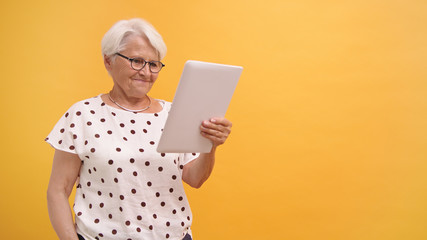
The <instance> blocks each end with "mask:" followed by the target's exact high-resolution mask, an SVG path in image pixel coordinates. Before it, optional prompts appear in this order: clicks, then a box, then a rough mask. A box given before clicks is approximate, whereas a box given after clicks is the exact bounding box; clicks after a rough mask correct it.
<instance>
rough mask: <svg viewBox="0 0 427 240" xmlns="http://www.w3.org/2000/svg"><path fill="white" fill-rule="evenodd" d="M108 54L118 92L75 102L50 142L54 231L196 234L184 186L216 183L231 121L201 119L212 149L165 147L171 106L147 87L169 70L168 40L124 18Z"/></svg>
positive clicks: (64, 234)
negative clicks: (161, 146) (160, 144)
mask: <svg viewBox="0 0 427 240" xmlns="http://www.w3.org/2000/svg"><path fill="white" fill-rule="evenodd" d="M102 53H103V56H104V65H105V68H106V69H107V71H108V73H109V75H110V76H111V77H112V79H113V83H114V85H113V88H112V89H111V91H110V92H109V93H106V94H100V95H98V96H96V97H93V98H90V99H87V100H83V101H80V102H77V103H76V104H74V105H73V106H72V107H71V108H70V109H69V110H68V111H67V112H66V113H65V114H64V115H63V116H62V118H61V119H60V120H59V122H58V123H57V124H56V125H55V127H54V129H53V130H52V132H51V133H50V134H49V136H48V137H47V138H46V141H47V142H48V143H49V144H51V145H52V146H53V147H54V148H55V155H54V159H53V166H52V173H51V178H50V181H49V187H48V192H47V199H48V209H49V216H50V219H51V222H52V225H53V228H54V229H55V231H56V233H57V235H58V237H59V238H60V239H74V240H76V239H86V240H91V239H134V240H136V239H192V234H191V228H190V226H191V223H192V220H193V219H192V213H191V210H190V207H189V203H188V200H187V197H186V195H185V192H184V187H183V183H182V182H186V183H187V184H188V185H190V186H192V187H195V188H199V187H200V186H201V185H202V184H203V183H204V182H205V181H206V180H207V179H208V177H209V175H210V174H211V172H212V169H213V166H214V162H215V151H216V148H217V146H219V145H221V144H223V143H224V142H225V140H226V139H227V137H228V135H229V133H230V129H231V122H230V121H228V120H227V119H225V118H212V119H207V120H206V121H204V122H203V123H201V126H200V131H201V134H202V135H203V136H204V137H206V138H208V139H209V140H211V141H212V143H213V147H212V150H211V152H210V153H204V154H195V153H187V154H178V153H176V154H172V153H166V154H165V153H158V152H157V151H156V147H157V141H158V139H159V138H160V135H161V132H162V128H163V126H164V123H165V120H166V118H167V115H168V111H169V109H170V107H171V103H170V102H166V101H163V100H159V99H155V98H152V97H150V96H148V93H149V91H150V89H151V87H152V86H153V84H154V83H155V81H156V80H157V78H158V76H159V72H160V70H162V68H163V67H164V66H165V65H163V63H162V62H160V61H161V60H162V59H163V58H164V56H165V53H166V46H165V44H164V42H163V39H162V37H161V36H160V34H159V33H158V32H157V31H156V30H155V29H154V28H153V27H152V26H151V25H150V24H149V23H147V22H146V21H144V20H142V19H131V20H122V21H119V22H117V23H116V24H115V25H114V26H113V27H112V28H111V29H110V30H109V31H108V32H107V33H106V34H105V36H104V38H103V39H102ZM74 184H76V196H75V200H74V205H73V207H74V212H75V223H74V222H73V216H72V213H71V209H70V206H69V203H68V197H69V196H70V193H71V191H72V189H73V186H74Z"/></svg>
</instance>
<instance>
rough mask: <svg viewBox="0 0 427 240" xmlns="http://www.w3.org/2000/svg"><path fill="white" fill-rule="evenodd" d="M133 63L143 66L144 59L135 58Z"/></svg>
mask: <svg viewBox="0 0 427 240" xmlns="http://www.w3.org/2000/svg"><path fill="white" fill-rule="evenodd" d="M133 63H134V64H138V65H142V64H144V59H138V58H136V59H134V60H133Z"/></svg>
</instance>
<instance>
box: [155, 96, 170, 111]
mask: <svg viewBox="0 0 427 240" xmlns="http://www.w3.org/2000/svg"><path fill="white" fill-rule="evenodd" d="M156 100H157V101H158V102H159V103H160V105H161V106H162V107H163V109H164V110H166V111H167V112H169V111H170V109H171V106H172V103H171V102H169V101H166V100H163V99H156Z"/></svg>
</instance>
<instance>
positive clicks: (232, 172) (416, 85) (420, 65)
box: [0, 0, 427, 240]
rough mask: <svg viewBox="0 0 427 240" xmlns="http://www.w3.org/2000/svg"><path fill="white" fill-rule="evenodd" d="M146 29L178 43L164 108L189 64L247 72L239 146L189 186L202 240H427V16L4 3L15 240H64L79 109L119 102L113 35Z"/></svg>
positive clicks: (402, 6) (4, 99)
mask: <svg viewBox="0 0 427 240" xmlns="http://www.w3.org/2000/svg"><path fill="white" fill-rule="evenodd" d="M132 17H142V18H145V19H147V20H148V21H150V22H151V23H152V24H153V25H154V26H155V27H156V28H157V29H158V31H159V32H160V33H161V34H162V35H163V37H164V39H165V41H166V44H167V46H168V49H169V51H168V54H167V56H166V58H165V59H164V62H165V64H166V65H167V67H166V68H165V69H164V70H163V71H162V73H161V74H160V77H159V79H158V81H157V83H156V84H155V86H154V88H153V90H152V92H151V96H153V97H156V98H163V99H166V100H172V98H173V95H174V92H175V89H176V86H177V84H178V80H179V77H180V74H181V71H182V67H183V65H184V62H185V61H186V60H188V59H193V60H201V61H211V62H217V63H224V64H233V65H241V66H243V67H244V71H243V74H242V77H241V79H240V82H239V84H238V86H237V89H236V92H235V95H234V97H233V99H232V102H231V105H230V108H229V111H228V113H227V117H228V118H229V119H230V120H232V121H233V123H234V127H233V133H232V135H231V137H230V139H229V140H228V142H227V144H226V145H224V146H223V147H221V149H220V150H219V153H218V160H217V164H216V167H215V170H214V173H213V175H212V176H211V179H209V181H208V182H207V183H206V184H205V185H204V186H203V187H202V188H201V189H199V190H194V189H190V188H187V190H188V191H187V194H188V197H189V199H190V203H191V206H192V209H193V212H194V225H193V232H194V236H195V239H197V240H200V239H203V240H209V239H212V240H213V239H290V240H294V239H297V240H312V239H317V240H323V239H324V240H334V239H337V240H341V239H343V240H353V239H354V240H356V239H363V240H371V239H372V240H383V239H384V240H385V239H387V240H390V239H405V240H406V239H411V240H418V239H419V240H421V239H427V161H426V160H427V81H426V80H427V70H426V69H427V68H426V67H427V66H426V63H427V47H426V46H427V44H426V43H427V27H426V24H427V3H426V1H416V0H408V1H398V0H390V1H384V0H360V1H335V0H325V1H316V0H302V1H288V0H277V1H274V0H265V1H243V0H234V1H229V0H216V1H205V0H200V1H196V0H183V1H105V0H103V1H101V0H94V1H53V0H52V1H47V0H46V1H2V2H1V3H0V29H1V33H2V34H1V35H2V36H1V39H0V56H1V58H0V68H1V71H0V74H1V78H2V80H1V83H2V84H1V92H0V97H1V101H0V103H1V116H2V118H1V129H0V130H1V135H2V140H1V145H0V146H1V152H2V167H1V169H0V176H1V182H0V189H1V198H0V201H1V202H0V213H1V218H0V219H1V220H0V221H1V224H0V229H1V231H0V234H1V238H2V239H57V238H56V235H55V233H54V231H53V229H52V227H51V226H50V222H49V219H48V214H47V207H46V188H47V183H48V180H49V175H50V169H51V163H52V157H53V149H52V148H51V147H50V146H49V145H48V144H46V143H44V142H43V139H44V138H45V136H46V135H47V134H48V133H49V132H50V130H51V129H52V128H53V126H54V124H55V123H56V121H57V120H58V119H59V118H60V116H61V115H62V114H63V113H64V112H65V111H66V110H67V109H68V107H70V106H71V104H73V103H75V102H77V101H79V100H82V99H85V98H89V97H92V96H95V95H98V94H99V93H102V92H107V91H108V90H109V89H110V88H111V87H112V80H111V79H110V78H109V76H108V74H107V73H106V71H105V69H104V66H103V63H102V57H101V47H100V42H101V38H102V36H103V34H104V33H105V32H106V31H107V30H108V29H109V28H110V27H111V26H112V24H113V23H115V22H116V21H118V20H120V19H124V18H125V19H128V18H132Z"/></svg>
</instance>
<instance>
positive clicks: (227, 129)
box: [202, 121, 231, 133]
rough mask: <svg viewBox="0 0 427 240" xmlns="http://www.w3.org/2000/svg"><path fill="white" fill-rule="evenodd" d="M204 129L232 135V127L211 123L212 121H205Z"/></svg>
mask: <svg viewBox="0 0 427 240" xmlns="http://www.w3.org/2000/svg"><path fill="white" fill-rule="evenodd" d="M202 127H204V128H207V129H212V130H216V131H219V132H224V133H230V131H231V127H230V126H224V125H221V124H217V123H215V122H211V121H204V122H203V123H202Z"/></svg>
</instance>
